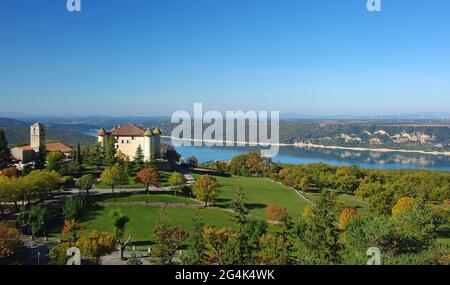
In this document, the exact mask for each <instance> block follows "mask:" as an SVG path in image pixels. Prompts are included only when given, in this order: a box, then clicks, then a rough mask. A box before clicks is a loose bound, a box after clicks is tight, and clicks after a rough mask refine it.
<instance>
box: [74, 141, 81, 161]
mask: <svg viewBox="0 0 450 285" xmlns="http://www.w3.org/2000/svg"><path fill="white" fill-rule="evenodd" d="M75 161H76V163H77V165H78V166H80V165H81V164H82V163H83V161H82V158H81V148H80V143H79V142H78V143H77V152H76V153H75Z"/></svg>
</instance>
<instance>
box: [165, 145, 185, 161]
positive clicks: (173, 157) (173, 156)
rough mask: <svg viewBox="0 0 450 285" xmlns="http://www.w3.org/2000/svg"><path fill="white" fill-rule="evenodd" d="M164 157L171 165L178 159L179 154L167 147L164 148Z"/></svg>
mask: <svg viewBox="0 0 450 285" xmlns="http://www.w3.org/2000/svg"><path fill="white" fill-rule="evenodd" d="M164 158H165V159H167V161H168V162H169V163H170V164H172V165H173V164H175V163H176V162H178V161H179V160H180V158H181V155H180V154H179V153H178V152H177V151H176V150H174V149H173V148H169V149H167V150H166V153H165V155H164Z"/></svg>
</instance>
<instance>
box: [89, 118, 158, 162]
mask: <svg viewBox="0 0 450 285" xmlns="http://www.w3.org/2000/svg"><path fill="white" fill-rule="evenodd" d="M110 139H113V140H114V144H115V146H116V150H117V153H120V154H122V155H124V156H125V157H128V158H129V159H130V161H133V160H134V156H135V155H136V151H137V149H138V147H139V146H141V148H142V152H143V154H144V161H150V159H151V158H152V155H153V154H154V153H155V151H156V153H155V154H156V156H157V157H156V158H160V157H161V131H160V129H159V128H155V129H154V130H150V129H145V128H143V127H140V126H136V125H134V124H126V125H123V126H118V127H117V128H115V127H114V128H113V129H112V130H111V131H109V132H108V131H106V130H105V129H104V128H101V129H100V130H99V131H98V133H97V140H98V143H99V144H100V145H102V146H103V147H105V146H106V143H107V142H108V140H110Z"/></svg>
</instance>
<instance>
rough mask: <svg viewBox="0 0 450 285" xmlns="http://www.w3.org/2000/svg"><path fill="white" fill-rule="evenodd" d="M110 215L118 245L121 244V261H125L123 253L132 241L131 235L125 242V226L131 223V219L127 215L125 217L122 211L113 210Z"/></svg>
mask: <svg viewBox="0 0 450 285" xmlns="http://www.w3.org/2000/svg"><path fill="white" fill-rule="evenodd" d="M109 215H110V217H111V219H112V221H113V225H114V229H115V232H116V240H117V243H118V244H119V255H120V259H122V260H123V252H124V251H125V248H126V246H127V245H128V244H129V243H130V241H131V235H130V236H129V238H128V239H127V240H126V241H123V236H124V234H125V226H126V224H127V223H128V222H129V221H130V218H129V217H128V216H127V215H125V214H124V213H123V211H122V210H120V209H113V210H111V212H110V213H109Z"/></svg>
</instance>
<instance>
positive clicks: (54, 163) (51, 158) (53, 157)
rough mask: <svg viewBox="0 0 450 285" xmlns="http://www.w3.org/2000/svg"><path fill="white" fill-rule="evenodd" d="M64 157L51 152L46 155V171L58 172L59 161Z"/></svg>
mask: <svg viewBox="0 0 450 285" xmlns="http://www.w3.org/2000/svg"><path fill="white" fill-rule="evenodd" d="M63 157H64V155H63V154H62V153H61V152H59V151H53V152H50V153H48V154H47V167H46V168H47V169H48V170H54V171H58V170H59V167H60V163H61V160H62V159H63Z"/></svg>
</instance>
